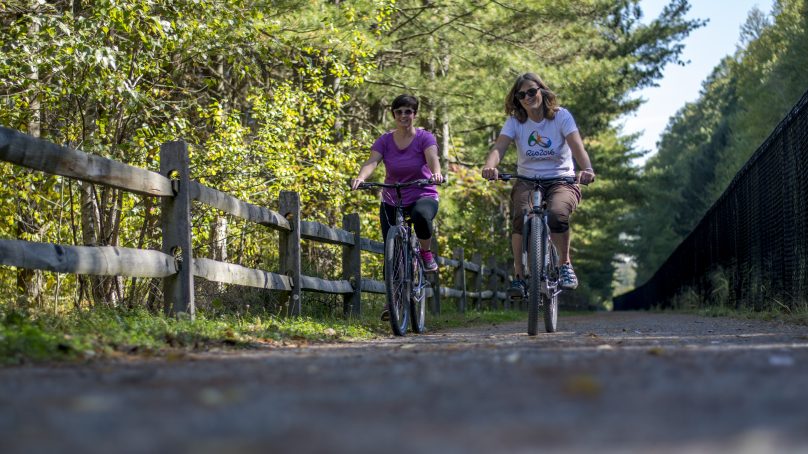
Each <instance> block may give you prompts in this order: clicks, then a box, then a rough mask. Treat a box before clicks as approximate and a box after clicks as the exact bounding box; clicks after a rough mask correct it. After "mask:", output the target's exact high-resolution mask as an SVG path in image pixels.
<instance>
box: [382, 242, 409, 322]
mask: <svg viewBox="0 0 808 454" xmlns="http://www.w3.org/2000/svg"><path fill="white" fill-rule="evenodd" d="M406 247H407V244H406V238H405V236H404V231H403V229H402V228H401V227H399V226H392V227H391V228H390V230H389V231H388V232H387V241H385V245H384V284H385V288H386V293H387V309H388V310H389V311H390V326H391V327H392V328H393V334H395V335H396V336H403V335H405V334H406V333H407V321H408V315H409V311H410V288H411V287H410V285H411V283H410V280H409V277H408V276H407V274H408V273H407V251H406V249H405V248H406Z"/></svg>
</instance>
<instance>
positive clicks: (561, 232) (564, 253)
mask: <svg viewBox="0 0 808 454" xmlns="http://www.w3.org/2000/svg"><path fill="white" fill-rule="evenodd" d="M546 194H547V211H548V216H547V223H548V224H549V225H550V238H551V239H552V240H553V244H554V245H555V247H556V250H557V251H558V260H559V262H560V263H561V264H562V265H563V264H565V263H570V237H571V234H570V216H572V212H573V211H575V208H577V207H578V203H579V202H580V201H581V190H580V189H579V188H578V186H577V185H569V184H557V185H554V186H552V187H551V188H549V189H548V190H547V191H546Z"/></svg>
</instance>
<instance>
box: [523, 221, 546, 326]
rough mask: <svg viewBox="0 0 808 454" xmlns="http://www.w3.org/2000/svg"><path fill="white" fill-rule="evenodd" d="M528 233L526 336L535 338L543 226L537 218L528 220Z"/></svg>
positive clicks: (537, 319)
mask: <svg viewBox="0 0 808 454" xmlns="http://www.w3.org/2000/svg"><path fill="white" fill-rule="evenodd" d="M528 223H529V224H528V225H529V230H530V231H529V233H528V241H527V262H528V269H529V270H530V285H529V287H528V294H527V296H528V299H527V334H528V335H529V336H535V335H536V334H538V332H539V303H540V301H541V296H542V295H541V270H542V267H541V265H542V261H543V260H542V250H543V248H542V237H543V236H544V235H542V230H543V227H544V226H543V225H542V222H541V219H540V218H539V217H538V216H532V217H530V218H528Z"/></svg>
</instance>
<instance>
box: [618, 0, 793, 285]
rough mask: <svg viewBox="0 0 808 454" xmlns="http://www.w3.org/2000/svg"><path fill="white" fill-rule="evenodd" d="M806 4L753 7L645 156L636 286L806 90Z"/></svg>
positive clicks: (635, 216) (783, 1)
mask: <svg viewBox="0 0 808 454" xmlns="http://www.w3.org/2000/svg"><path fill="white" fill-rule="evenodd" d="M805 61H808V6H807V5H806V2H805V1H804V0H780V1H777V2H775V4H774V8H773V11H772V16H771V17H770V18H769V17H766V16H765V15H763V13H761V12H760V11H759V10H756V9H753V10H752V11H751V12H750V13H749V18H748V20H747V22H746V24H745V25H744V26H743V27H742V30H741V42H740V43H739V47H738V51H737V52H736V53H735V54H734V55H733V56H730V57H727V58H725V59H724V61H722V62H721V63H720V64H719V65H718V66H716V68H715V69H714V71H713V73H712V74H711V76H710V77H709V78H708V79H707V80H705V81H704V83H703V85H702V91H701V95H700V97H699V99H698V100H696V101H695V102H693V103H689V104H687V105H685V106H684V107H683V108H682V109H681V110H680V111H679V112H677V114H676V115H675V116H673V117H672V118H671V119H670V121H669V123H668V127H667V129H666V130H665V133H664V134H663V136H662V138H661V140H660V143H659V153H658V154H657V155H655V156H653V157H652V158H651V159H649V160H648V162H647V164H646V166H645V169H644V172H643V181H642V184H641V186H640V187H641V190H640V193H642V194H644V195H645V197H644V200H643V201H642V202H641V205H640V208H638V209H637V210H636V211H635V212H634V213H632V214H631V219H632V220H633V222H632V224H633V225H635V226H636V230H634V231H632V232H631V233H632V234H633V238H634V239H635V240H636V241H635V243H634V251H635V252H634V254H635V256H636V257H637V262H638V278H637V280H638V283H642V282H644V281H645V280H647V279H648V278H650V276H651V275H653V273H654V272H655V271H656V270H657V268H658V267H659V266H660V265H661V264H662V263H663V262H664V260H665V259H666V258H667V257H668V256H669V254H670V253H671V252H672V251H673V250H674V248H675V247H676V245H677V244H678V243H679V242H680V241H681V240H682V239H684V238H685V237H686V236H687V235H688V234H689V232H690V231H691V230H692V229H693V228H694V227H695V225H696V224H697V223H698V222H699V220H700V219H701V218H702V217H703V215H704V214H705V212H706V211H707V210H708V209H709V208H710V206H712V204H713V203H714V202H715V201H716V200H717V199H718V197H719V196H720V195H721V194H722V193H723V192H724V190H725V189H726V187H727V186H728V185H729V183H730V182H731V180H732V178H733V177H734V176H735V174H736V173H737V172H738V170H739V169H740V168H741V167H742V166H743V164H744V163H745V162H746V161H747V160H748V159H749V157H750V156H751V155H752V153H754V151H755V150H756V149H757V148H758V147H759V146H760V145H761V144H762V143H763V141H764V140H765V139H766V137H767V136H768V135H769V134H770V133H771V131H772V130H773V129H774V127H775V126H776V125H777V124H778V123H779V122H780V121H781V119H782V118H783V117H784V116H785V115H786V114H787V113H788V112H789V111H790V110H791V108H792V106H793V105H794V103H795V102H796V101H797V100H798V99H799V98H800V96H802V94H803V93H804V92H805V90H806V88H808V76H806V73H805V71H804V69H803V66H804V62H805Z"/></svg>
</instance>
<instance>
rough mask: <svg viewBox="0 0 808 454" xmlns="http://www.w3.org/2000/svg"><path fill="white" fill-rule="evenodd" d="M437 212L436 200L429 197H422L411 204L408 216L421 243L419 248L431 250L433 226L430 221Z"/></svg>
mask: <svg viewBox="0 0 808 454" xmlns="http://www.w3.org/2000/svg"><path fill="white" fill-rule="evenodd" d="M437 214H438V201H437V200H435V199H432V198H429V197H422V198H420V199H418V201H417V202H415V204H414V205H413V206H412V208H411V211H410V217H412V224H413V227H414V228H415V236H416V237H418V241H419V242H420V243H421V250H424V251H429V250H431V246H432V245H431V243H432V235H433V233H434V231H435V230H434V227H433V226H432V221H433V220H434V219H435V216H436V215H437Z"/></svg>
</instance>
